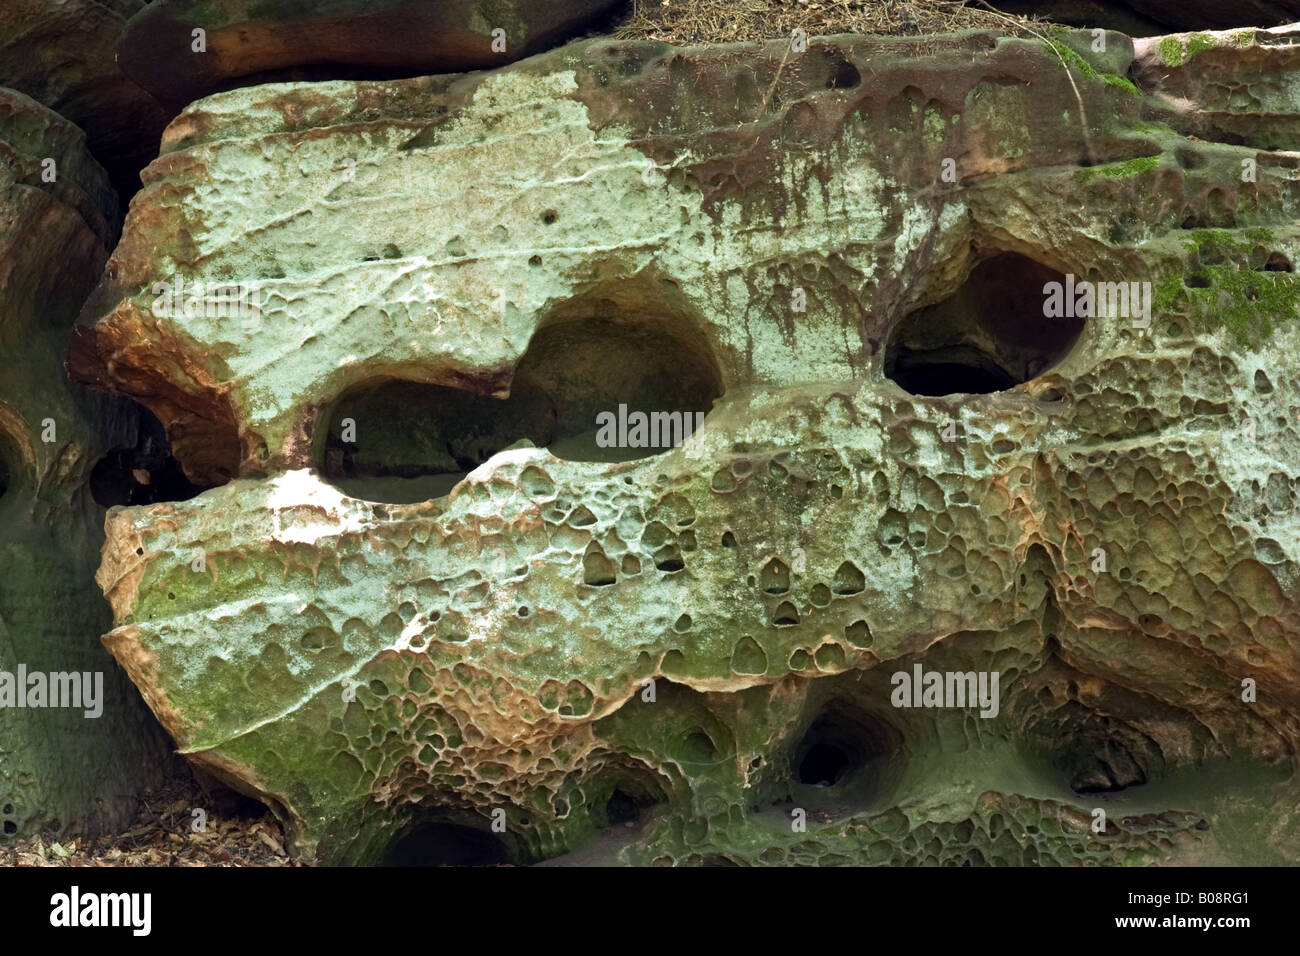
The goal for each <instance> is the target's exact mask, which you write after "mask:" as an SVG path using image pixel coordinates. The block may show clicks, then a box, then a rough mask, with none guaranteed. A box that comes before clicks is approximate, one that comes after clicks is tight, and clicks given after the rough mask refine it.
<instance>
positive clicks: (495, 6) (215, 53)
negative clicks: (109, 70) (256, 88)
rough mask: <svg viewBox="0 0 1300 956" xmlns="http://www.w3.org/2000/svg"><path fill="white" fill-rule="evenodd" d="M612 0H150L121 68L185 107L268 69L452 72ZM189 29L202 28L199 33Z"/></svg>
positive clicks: (531, 46)
mask: <svg viewBox="0 0 1300 956" xmlns="http://www.w3.org/2000/svg"><path fill="white" fill-rule="evenodd" d="M616 3H617V0H531V2H528V3H523V2H519V0H492V2H489V3H482V2H477V0H475V2H469V0H276V2H274V3H266V2H264V0H223V2H221V3H211V2H209V0H156V2H154V3H151V4H149V5H148V6H146V7H145V8H144V9H142V10H141V11H140V12H139V13H137V14H136V15H135V16H133V17H132V18H131V21H130V23H128V24H127V28H126V32H125V34H124V35H123V37H122V40H121V44H120V47H119V49H120V55H119V59H120V62H121V65H122V69H123V70H124V71H125V72H126V74H127V75H128V76H130V77H131V78H132V79H134V80H135V81H136V82H137V83H139V84H140V85H141V86H143V87H144V88H145V89H147V90H149V91H150V92H152V93H154V94H155V95H156V96H158V98H159V99H161V100H164V101H167V102H170V103H176V104H184V103H187V102H189V101H190V100H194V99H198V98H199V97H201V96H205V95H207V94H208V93H212V92H214V91H216V90H219V89H224V88H228V87H229V86H231V85H233V84H235V83H236V82H240V83H249V82H255V81H257V80H264V79H266V78H267V74H271V73H274V72H276V71H283V70H289V69H294V68H300V67H314V66H322V65H324V66H329V67H331V68H333V70H332V72H333V74H334V75H337V70H338V68H340V67H352V68H358V69H370V70H382V71H387V72H389V73H391V72H393V71H405V72H406V73H407V74H411V73H453V72H459V71H461V70H476V69H485V68H491V67H496V66H500V65H502V64H504V63H509V62H511V61H513V60H517V59H520V58H521V57H524V56H528V55H530V54H533V53H537V52H539V51H541V50H544V49H546V48H548V47H550V46H554V45H556V44H557V43H561V42H563V41H564V40H567V39H569V38H570V37H572V36H573V35H574V34H575V33H576V32H578V31H580V30H582V29H583V28H585V27H587V26H589V25H590V24H592V23H593V21H595V20H596V19H597V18H598V17H600V16H601V15H602V14H604V13H606V12H608V11H609V10H610V9H611V8H612V7H614V6H615V5H616ZM196 31H199V32H198V33H196Z"/></svg>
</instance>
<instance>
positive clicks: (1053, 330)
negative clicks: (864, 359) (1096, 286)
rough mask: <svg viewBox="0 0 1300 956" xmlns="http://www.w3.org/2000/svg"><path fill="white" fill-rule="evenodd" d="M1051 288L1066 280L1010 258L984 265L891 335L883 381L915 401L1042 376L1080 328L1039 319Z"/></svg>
mask: <svg viewBox="0 0 1300 956" xmlns="http://www.w3.org/2000/svg"><path fill="white" fill-rule="evenodd" d="M1049 282H1060V283H1064V282H1065V277H1064V276H1062V275H1061V274H1060V273H1058V272H1055V271H1054V270H1052V269H1050V268H1048V267H1047V266H1044V265H1042V264H1040V263H1037V262H1035V261H1033V260H1032V259H1028V258H1026V257H1024V256H1020V255H1016V254H1014V253H1004V254H1002V255H999V256H995V257H994V258H992V259H986V260H984V261H983V262H981V263H980V264H979V265H977V266H976V267H975V268H974V269H973V270H972V271H971V274H970V277H969V278H968V279H967V280H966V282H965V284H963V285H962V287H961V288H960V289H958V290H957V291H956V292H955V293H954V294H953V295H951V296H949V297H948V298H947V299H944V300H943V301H942V302H939V303H937V304H935V305H931V306H927V307H925V308H922V309H918V310H917V311H915V312H913V313H911V314H910V315H908V316H906V317H905V318H904V319H903V320H902V321H901V322H900V323H899V324H898V325H897V326H896V327H895V328H894V331H893V334H892V335H891V336H890V338H889V344H888V345H887V346H886V348H885V374H886V375H888V376H889V377H890V378H892V379H893V380H894V381H895V382H897V383H898V384H899V385H901V386H902V387H903V388H904V389H906V390H907V391H909V392H911V393H912V394H913V395H952V394H955V393H972V394H984V393H988V392H1000V391H1003V390H1004V389H1008V388H1013V387H1014V386H1016V385H1019V384H1021V383H1023V382H1027V381H1029V380H1030V379H1031V378H1034V377H1036V376H1038V375H1041V374H1042V373H1043V372H1044V371H1045V370H1046V369H1048V368H1050V367H1051V366H1053V365H1055V364H1056V363H1057V362H1059V361H1060V360H1061V359H1063V358H1064V357H1065V355H1066V354H1067V353H1068V352H1069V351H1070V348H1071V347H1072V346H1073V345H1074V342H1075V340H1076V339H1077V338H1078V337H1079V333H1080V332H1081V331H1083V323H1084V320H1083V319H1082V318H1080V317H1064V318H1049V317H1048V316H1046V315H1045V314H1044V313H1045V311H1046V309H1045V308H1044V306H1045V302H1046V295H1045V293H1044V291H1043V287H1044V286H1045V285H1046V284H1047V283H1049Z"/></svg>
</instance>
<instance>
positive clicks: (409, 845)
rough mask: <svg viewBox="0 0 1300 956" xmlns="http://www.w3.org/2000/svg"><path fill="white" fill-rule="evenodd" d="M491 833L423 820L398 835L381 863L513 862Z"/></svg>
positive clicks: (423, 864) (416, 864)
mask: <svg viewBox="0 0 1300 956" xmlns="http://www.w3.org/2000/svg"><path fill="white" fill-rule="evenodd" d="M514 862H515V861H514V857H513V855H512V854H511V852H510V848H509V847H508V846H507V845H506V844H505V842H504V841H503V840H501V839H500V838H499V837H497V836H496V835H495V834H493V833H490V832H488V831H486V830H481V829H478V828H477V827H471V826H464V825H462V824H457V823H425V824H421V825H420V826H417V827H415V828H414V829H413V830H411V831H410V832H409V833H407V834H406V835H405V836H403V837H401V838H399V839H398V840H397V841H396V842H395V843H394V844H393V845H392V846H391V847H390V848H389V849H388V852H387V853H386V854H385V855H384V859H383V862H382V863H381V865H382V866H397V867H418V866H502V865H508V864H512V863H514Z"/></svg>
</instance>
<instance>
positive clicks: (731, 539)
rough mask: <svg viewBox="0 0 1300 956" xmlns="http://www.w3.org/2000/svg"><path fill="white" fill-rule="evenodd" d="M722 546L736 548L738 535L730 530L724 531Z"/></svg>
mask: <svg viewBox="0 0 1300 956" xmlns="http://www.w3.org/2000/svg"><path fill="white" fill-rule="evenodd" d="M722 546H723V547H724V548H734V547H735V546H736V536H735V535H734V534H732V533H731V532H730V531H724V532H722Z"/></svg>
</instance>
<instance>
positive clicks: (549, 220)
mask: <svg viewBox="0 0 1300 956" xmlns="http://www.w3.org/2000/svg"><path fill="white" fill-rule="evenodd" d="M559 218H560V214H559V213H557V212H556V211H555V210H554V209H548V210H546V211H545V212H544V213H542V222H544V223H545V224H546V225H548V226H550V225H554V223H555V220H557V219H559Z"/></svg>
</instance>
